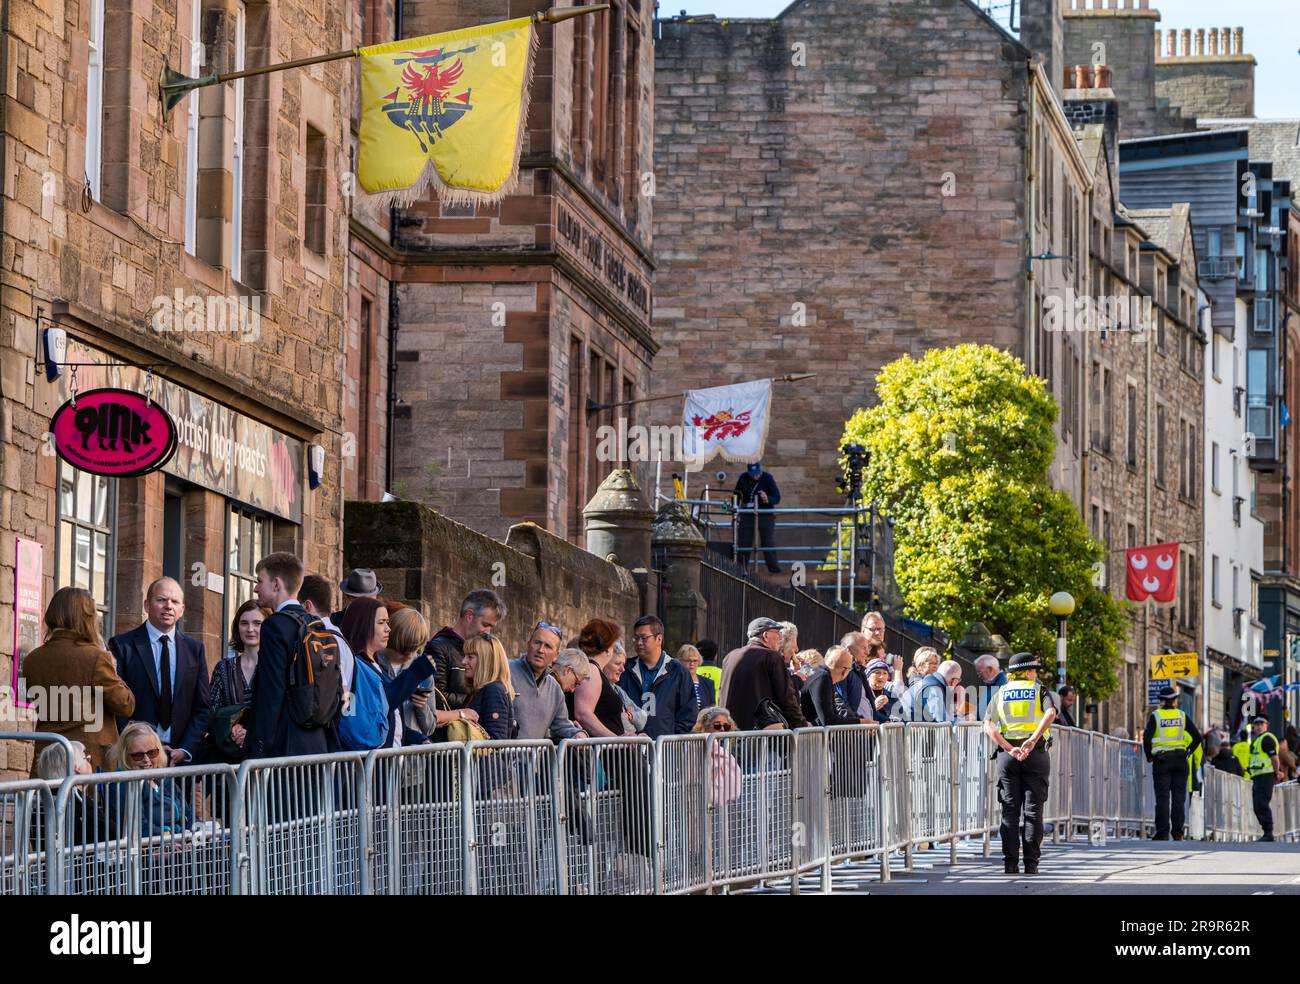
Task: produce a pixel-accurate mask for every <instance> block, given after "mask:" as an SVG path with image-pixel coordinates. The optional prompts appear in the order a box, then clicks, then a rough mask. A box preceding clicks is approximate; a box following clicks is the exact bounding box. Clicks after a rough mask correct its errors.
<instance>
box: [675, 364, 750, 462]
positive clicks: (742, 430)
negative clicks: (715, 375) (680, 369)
mask: <svg viewBox="0 0 1300 984" xmlns="http://www.w3.org/2000/svg"><path fill="white" fill-rule="evenodd" d="M771 407H772V380H770V379H756V380H754V381H753V382H749V383H736V384H735V385H734V386H714V387H712V388H711V389H700V390H689V391H687V393H686V408H685V411H684V412H683V415H682V435H683V439H682V452H683V457H684V458H685V459H686V460H687V461H689V462H691V463H692V464H693V465H694V466H696V467H703V466H704V465H706V464H707V463H708V462H710V461H711V460H713V459H714V458H715V457H717V456H718V455H722V457H723V458H725V459H726V460H727V461H734V462H740V463H743V464H748V463H749V462H751V461H758V460H759V459H761V458H762V457H763V445H764V444H765V443H766V442H767V422H768V417H769V411H770V410H771Z"/></svg>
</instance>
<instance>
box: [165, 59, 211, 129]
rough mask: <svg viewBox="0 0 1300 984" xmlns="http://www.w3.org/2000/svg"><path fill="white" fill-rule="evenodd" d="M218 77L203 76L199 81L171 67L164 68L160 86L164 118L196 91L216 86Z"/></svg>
mask: <svg viewBox="0 0 1300 984" xmlns="http://www.w3.org/2000/svg"><path fill="white" fill-rule="evenodd" d="M217 78H218V77H217V76H216V75H203V76H200V77H199V78H197V79H192V78H190V77H189V76H188V75H182V74H181V73H180V72H177V71H176V70H175V69H173V68H172V67H171V66H170V65H165V66H164V67H163V78H162V82H160V83H159V84H158V93H159V95H160V96H161V98H162V107H163V118H164V119H166V118H167V117H168V116H169V115H170V114H171V111H172V110H173V109H174V108H175V107H176V104H177V103H178V102H180V101H181V100H182V99H184V98H185V97H186V96H187V95H189V94H190V92H191V91H193V90H194V89H201V88H203V87H204V86H209V85H216V83H217Z"/></svg>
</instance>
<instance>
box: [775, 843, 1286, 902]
mask: <svg viewBox="0 0 1300 984" xmlns="http://www.w3.org/2000/svg"><path fill="white" fill-rule="evenodd" d="M990 853H991V856H990V857H989V858H988V859H987V860H986V859H985V858H984V852H983V847H982V844H981V843H979V842H975V843H971V844H962V845H960V846H959V847H958V852H957V864H956V865H955V866H950V865H949V863H948V861H949V856H950V855H949V850H948V848H947V847H946V846H941V847H939V848H938V849H936V850H930V851H917V852H916V853H915V855H914V864H913V870H912V871H910V872H909V871H906V870H905V869H904V868H903V863H902V858H901V857H898V858H897V859H896V861H895V862H894V863H893V864H892V865H891V874H892V878H891V880H890V881H889V882H885V883H882V882H881V881H880V877H879V872H880V866H879V864H878V863H877V862H875V861H871V862H862V863H855V864H845V865H840V866H837V867H836V868H835V869H834V870H833V872H832V875H833V881H832V890H833V891H834V892H835V893H836V894H841V893H843V894H857V895H863V894H868V895H1061V894H1070V895H1079V894H1095V895H1145V894H1152V895H1177V894H1185V893H1188V894H1207V895H1252V894H1269V895H1300V844H1280V843H1274V844H1260V843H1253V844H1215V843H1207V842H1205V841H1178V842H1174V841H1158V842H1157V841H1149V840H1143V841H1139V840H1113V839H1112V840H1111V841H1109V843H1108V844H1107V845H1106V846H1104V847H1101V846H1093V845H1090V844H1087V843H1086V842H1071V843H1069V844H1064V843H1063V844H1052V843H1051V842H1050V840H1049V842H1048V843H1046V844H1044V846H1043V859H1042V863H1041V864H1040V865H1039V871H1040V872H1041V873H1040V874H1039V875H1037V876H1034V877H1029V876H1025V875H1019V876H1011V875H1005V874H1003V873H1002V857H1001V854H1000V852H999V849H998V843H997V840H996V838H995V839H994V841H993V844H992V848H991V852H990ZM821 888H822V886H821V878H820V875H819V874H813V875H805V876H804V877H803V878H802V879H801V881H800V891H801V892H804V893H807V894H814V893H818V892H820V891H821ZM754 891H755V892H757V893H769V892H779V893H788V892H789V891H790V883H789V881H788V880H786V881H781V882H773V883H771V884H770V885H768V886H764V887H761V888H757V889H755V890H754Z"/></svg>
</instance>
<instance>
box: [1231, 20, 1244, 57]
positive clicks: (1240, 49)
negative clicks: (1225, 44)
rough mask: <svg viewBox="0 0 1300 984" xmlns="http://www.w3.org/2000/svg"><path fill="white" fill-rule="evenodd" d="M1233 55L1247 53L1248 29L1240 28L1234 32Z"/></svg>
mask: <svg viewBox="0 0 1300 984" xmlns="http://www.w3.org/2000/svg"><path fill="white" fill-rule="evenodd" d="M1232 47H1233V53H1234V54H1238V55H1244V54H1245V53H1246V29H1245V28H1244V27H1239V28H1237V29H1236V30H1234V31H1233V32H1232Z"/></svg>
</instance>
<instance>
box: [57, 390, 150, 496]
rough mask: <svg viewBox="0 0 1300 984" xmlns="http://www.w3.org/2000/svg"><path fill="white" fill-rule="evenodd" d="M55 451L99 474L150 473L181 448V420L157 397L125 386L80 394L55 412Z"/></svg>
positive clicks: (77, 465) (73, 462) (125, 474)
mask: <svg viewBox="0 0 1300 984" xmlns="http://www.w3.org/2000/svg"><path fill="white" fill-rule="evenodd" d="M50 431H51V433H53V435H54V450H55V451H57V452H58V453H59V457H60V458H62V459H63V460H64V461H66V462H67V463H68V464H70V465H75V466H76V467H77V468H80V469H81V470H82V471H87V472H90V473H92V474H94V475H108V476H111V477H113V478H128V477H130V476H132V475H147V474H148V473H149V472H151V471H155V470H157V469H159V468H161V467H162V466H163V465H165V464H167V461H168V459H169V458H171V456H172V455H173V454H174V453H175V452H176V424H175V423H174V422H173V421H172V418H171V414H169V413H168V412H167V411H166V410H164V409H163V408H162V406H160V405H159V404H158V403H157V402H156V401H152V400H146V399H145V398H144V396H143V395H142V394H140V393H134V392H132V391H131V390H124V389H97V390H90V391H89V392H87V393H79V394H77V399H76V402H75V405H74V403H73V401H72V400H69V401H68V402H67V403H64V404H63V405H62V406H61V407H59V409H57V410H55V411H54V419H53V420H51V421H50Z"/></svg>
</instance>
